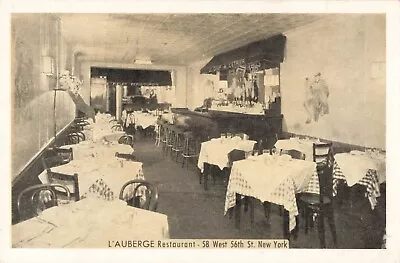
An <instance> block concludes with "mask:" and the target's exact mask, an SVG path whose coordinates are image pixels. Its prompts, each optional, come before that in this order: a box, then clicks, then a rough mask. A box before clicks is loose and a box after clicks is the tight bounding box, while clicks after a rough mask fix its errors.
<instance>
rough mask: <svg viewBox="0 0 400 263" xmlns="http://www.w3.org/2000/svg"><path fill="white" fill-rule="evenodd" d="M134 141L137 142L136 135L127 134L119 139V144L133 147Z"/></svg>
mask: <svg viewBox="0 0 400 263" xmlns="http://www.w3.org/2000/svg"><path fill="white" fill-rule="evenodd" d="M134 142H135V137H134V136H133V135H127V134H125V135H122V136H121V137H120V138H119V139H118V143H119V144H127V145H130V146H131V147H133V144H134Z"/></svg>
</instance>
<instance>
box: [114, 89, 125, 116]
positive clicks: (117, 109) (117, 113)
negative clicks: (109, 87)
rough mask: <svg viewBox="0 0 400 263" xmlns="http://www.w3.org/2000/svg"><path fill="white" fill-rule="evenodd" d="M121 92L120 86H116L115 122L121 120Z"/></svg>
mask: <svg viewBox="0 0 400 263" xmlns="http://www.w3.org/2000/svg"><path fill="white" fill-rule="evenodd" d="M122 92H123V88H122V86H121V85H117V86H116V87H115V117H116V118H117V120H121V115H122Z"/></svg>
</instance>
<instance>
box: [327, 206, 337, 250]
mask: <svg viewBox="0 0 400 263" xmlns="http://www.w3.org/2000/svg"><path fill="white" fill-rule="evenodd" d="M327 212H328V213H327V217H328V224H329V228H330V229H331V234H332V239H333V244H334V246H335V247H337V236H336V226H335V218H334V214H333V207H332V206H330V207H329V208H328V209H327Z"/></svg>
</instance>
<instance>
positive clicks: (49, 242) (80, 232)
mask: <svg viewBox="0 0 400 263" xmlns="http://www.w3.org/2000/svg"><path fill="white" fill-rule="evenodd" d="M11 231H12V247H23V248H63V247H69V248H106V247H107V248H108V247H110V246H111V247H114V244H115V241H119V242H121V241H128V240H129V241H131V240H152V239H153V240H155V239H168V238H169V227H168V219H167V216H166V215H164V214H160V213H155V212H151V211H147V210H143V209H139V208H134V207H130V206H127V205H126V204H125V202H123V201H121V200H115V201H113V202H105V201H102V200H98V199H92V198H87V199H83V200H81V201H79V202H76V203H72V204H68V205H64V206H58V207H52V208H49V209H47V210H45V211H43V212H42V214H40V215H39V216H38V217H35V218H32V219H29V220H27V221H24V222H21V223H19V224H16V225H14V226H12V230H11ZM110 242H111V243H110ZM113 242H114V243H113Z"/></svg>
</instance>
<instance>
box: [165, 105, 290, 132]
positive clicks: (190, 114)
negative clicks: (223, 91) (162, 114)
mask: <svg viewBox="0 0 400 263" xmlns="http://www.w3.org/2000/svg"><path fill="white" fill-rule="evenodd" d="M172 112H173V113H174V116H175V124H176V125H179V126H181V127H184V128H185V129H187V130H191V131H192V132H194V133H206V135H208V136H209V137H219V135H220V134H221V133H226V132H230V133H241V132H244V133H246V134H247V135H249V137H250V139H252V140H259V139H262V138H265V137H268V136H269V135H272V134H278V135H279V134H281V133H282V119H283V115H282V114H259V115H255V114H244V113H236V112H227V111H216V110H208V111H207V112H197V111H191V110H189V109H186V108H174V109H172ZM203 135H204V134H203Z"/></svg>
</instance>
